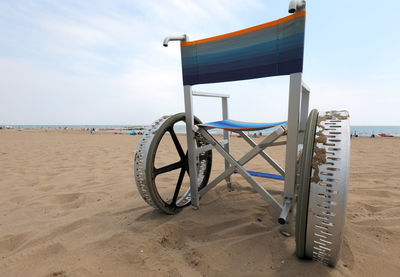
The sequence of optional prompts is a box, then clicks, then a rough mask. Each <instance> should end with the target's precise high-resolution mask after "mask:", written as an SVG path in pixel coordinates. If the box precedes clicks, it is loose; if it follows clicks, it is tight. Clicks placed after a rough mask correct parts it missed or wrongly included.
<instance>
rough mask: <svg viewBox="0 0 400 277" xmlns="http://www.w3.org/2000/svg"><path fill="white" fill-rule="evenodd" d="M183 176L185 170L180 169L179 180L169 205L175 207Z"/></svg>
mask: <svg viewBox="0 0 400 277" xmlns="http://www.w3.org/2000/svg"><path fill="white" fill-rule="evenodd" d="M184 176H185V168H184V167H182V169H181V172H180V173H179V178H178V183H177V184H176V188H175V192H174V197H173V198H172V202H171V204H174V205H176V200H177V198H178V194H179V191H180V189H181V185H182V181H183V177H184Z"/></svg>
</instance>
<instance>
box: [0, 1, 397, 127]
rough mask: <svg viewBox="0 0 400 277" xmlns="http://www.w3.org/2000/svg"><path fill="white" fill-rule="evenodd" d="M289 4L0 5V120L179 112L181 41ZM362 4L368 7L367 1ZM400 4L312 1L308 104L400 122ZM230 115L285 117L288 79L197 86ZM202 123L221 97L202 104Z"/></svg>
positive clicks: (130, 120) (94, 120)
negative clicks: (177, 38) (225, 97)
mask: <svg viewBox="0 0 400 277" xmlns="http://www.w3.org/2000/svg"><path fill="white" fill-rule="evenodd" d="M288 3H289V1H282V0H279V1H278V0H274V1H273V0H248V1H239V0H219V1H217V0H215V1H212V0H205V1H192V0H181V1H180V0H159V1H155V0H154V1H151V0H150V1H136V0H133V1H128V0H126V1H123V0H115V1H105V0H103V1H102V0H98V1H54V0H52V1H14V0H10V1H5V0H3V1H0V103H1V105H0V124H15V125H18V124H21V125H22V124H27V125H30V124H32V125H33V124H37V125H40V124H88V125H90V124H150V123H151V122H152V121H154V120H155V119H157V118H158V117H160V116H162V115H165V114H174V113H178V112H181V111H183V89H182V74H181V68H180V51H179V50H180V49H179V44H178V43H176V42H171V43H170V46H169V47H168V48H165V47H163V46H162V41H163V39H164V37H165V36H168V35H176V34H183V33H186V34H188V35H189V38H190V39H191V40H196V39H201V38H205V37H210V36H215V35H219V34H223V33H227V32H232V31H235V30H238V29H243V28H247V27H250V26H253V25H257V24H261V23H265V22H268V21H271V20H274V19H278V18H281V17H284V16H287V15H288V13H287V6H288ZM361 4H362V6H361ZM397 6H398V3H397V1H396V2H395V1H381V2H379V1H344V0H343V1H340V0H338V1H311V0H309V1H307V23H306V45H305V61H304V74H303V76H304V81H305V82H306V83H307V84H308V85H309V87H310V88H311V102H310V107H311V108H317V109H320V110H330V109H347V110H349V112H350V115H351V120H352V121H351V124H352V125H400V97H399V93H400V85H399V83H400V82H399V81H400V69H399V64H400V51H399V45H400V23H399V20H398V15H397V12H396V8H397ZM195 89H197V90H201V91H210V92H219V93H228V94H230V95H231V98H230V99H229V101H230V102H229V105H230V117H231V118H232V119H236V120H249V121H259V122H263V121H264V122H269V121H271V122H273V121H281V120H286V117H287V99H288V77H273V78H267V79H265V78H264V79H255V80H249V81H239V82H229V83H220V84H212V85H199V86H196V87H195ZM195 114H196V115H198V116H199V117H200V119H202V120H203V121H215V120H219V119H220V117H221V110H220V100H215V99H201V98H199V99H198V98H196V99H195Z"/></svg>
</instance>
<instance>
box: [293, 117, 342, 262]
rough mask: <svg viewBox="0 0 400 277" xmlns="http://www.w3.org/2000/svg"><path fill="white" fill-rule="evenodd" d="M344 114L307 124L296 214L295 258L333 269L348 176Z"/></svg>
mask: <svg viewBox="0 0 400 277" xmlns="http://www.w3.org/2000/svg"><path fill="white" fill-rule="evenodd" d="M349 169H350V127H349V114H348V112H347V111H329V112H325V113H320V114H318V111H317V110H312V111H311V113H310V116H309V118H308V121H307V125H306V133H305V139H304V145H303V156H302V160H301V171H300V181H299V190H298V201H297V212H296V255H297V256H298V257H299V258H310V259H314V260H318V261H321V262H323V263H326V264H328V265H330V266H335V265H336V263H337V261H338V259H339V256H340V250H341V246H342V241H343V234H344V227H345V218H346V206H347V191H348V182H349V172H350V170H349Z"/></svg>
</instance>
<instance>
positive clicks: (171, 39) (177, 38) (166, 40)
mask: <svg viewBox="0 0 400 277" xmlns="http://www.w3.org/2000/svg"><path fill="white" fill-rule="evenodd" d="M188 39H189V37H188V36H187V35H185V34H184V35H180V36H168V37H166V38H165V39H164V42H163V45H164V47H168V43H169V42H170V41H173V40H178V41H187V40H188Z"/></svg>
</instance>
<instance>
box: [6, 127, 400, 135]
mask: <svg viewBox="0 0 400 277" xmlns="http://www.w3.org/2000/svg"><path fill="white" fill-rule="evenodd" d="M0 126H1V127H3V128H5V127H6V126H7V127H11V128H14V129H64V128H68V129H88V128H89V129H90V128H95V129H96V130H99V129H103V130H101V131H103V132H113V131H118V132H130V129H135V128H136V127H138V126H132V125H0ZM174 129H175V132H176V133H179V134H184V133H186V130H185V125H175V127H174ZM273 131H274V128H271V129H266V130H262V134H263V135H268V134H270V133H271V132H273ZM350 131H351V133H352V134H354V133H357V134H358V135H359V136H368V137H369V136H371V134H375V135H377V134H380V133H386V134H391V135H393V136H400V126H356V125H354V126H350ZM210 132H211V133H213V134H222V130H218V129H213V130H210ZM252 133H253V132H252Z"/></svg>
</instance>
